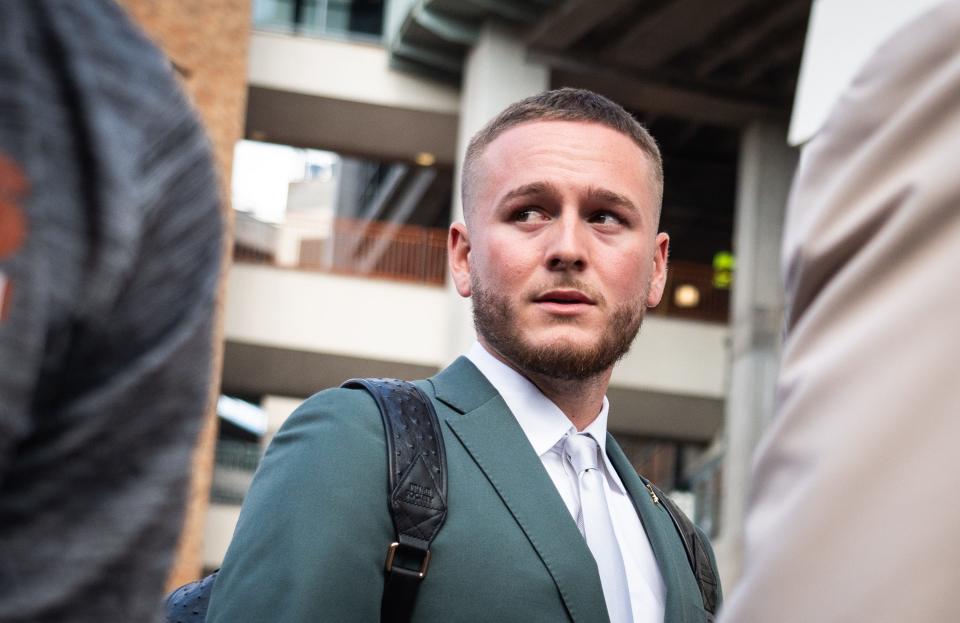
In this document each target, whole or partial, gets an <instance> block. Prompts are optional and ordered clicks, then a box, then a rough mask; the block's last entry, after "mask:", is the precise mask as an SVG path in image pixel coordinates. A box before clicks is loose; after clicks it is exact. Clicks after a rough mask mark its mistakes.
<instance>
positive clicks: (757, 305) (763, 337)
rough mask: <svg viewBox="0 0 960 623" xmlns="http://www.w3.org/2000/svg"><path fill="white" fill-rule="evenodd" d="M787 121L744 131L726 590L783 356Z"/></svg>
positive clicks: (789, 158) (720, 554) (728, 443)
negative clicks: (756, 452) (755, 455)
mask: <svg viewBox="0 0 960 623" xmlns="http://www.w3.org/2000/svg"><path fill="white" fill-rule="evenodd" d="M786 137H787V132H786V128H785V127H782V126H779V125H776V124H772V123H767V122H756V123H754V124H752V125H750V126H748V127H747V128H746V129H745V130H744V132H743V135H742V137H741V145H740V165H739V171H738V174H737V175H738V180H737V210H736V218H735V225H734V253H735V256H736V262H737V264H736V272H735V273H734V281H733V292H732V303H731V366H730V380H729V390H728V394H727V403H726V422H725V439H724V445H725V452H724V459H723V485H722V496H721V500H722V501H721V505H722V506H721V520H720V530H721V532H720V537H719V538H718V539H717V542H716V550H717V552H716V553H717V562H718V565H719V566H720V575H721V579H722V581H723V584H724V591H725V592H729V591H730V589H732V588H733V584H734V583H735V582H736V581H737V579H738V578H739V577H740V570H741V565H742V557H743V554H742V552H743V522H744V511H745V507H746V502H747V495H748V492H749V489H750V467H751V465H752V459H753V451H754V448H755V447H756V445H757V441H758V440H759V438H760V434H761V433H762V432H763V429H764V428H765V426H766V424H767V422H768V421H769V419H770V417H771V416H772V415H773V409H774V395H775V389H776V380H777V372H778V369H779V362H780V337H781V322H782V317H783V285H782V280H781V276H780V241H781V238H782V235H783V219H784V208H785V206H786V200H787V194H788V192H789V189H790V183H791V181H792V179H793V174H794V171H795V170H796V165H797V150H795V149H793V148H792V147H790V146H788V145H787V138H786Z"/></svg>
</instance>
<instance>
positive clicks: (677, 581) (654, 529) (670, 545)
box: [607, 434, 706, 623]
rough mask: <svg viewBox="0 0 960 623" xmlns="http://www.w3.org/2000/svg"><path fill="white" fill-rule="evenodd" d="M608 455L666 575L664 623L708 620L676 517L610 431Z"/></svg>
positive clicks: (664, 578)
mask: <svg viewBox="0 0 960 623" xmlns="http://www.w3.org/2000/svg"><path fill="white" fill-rule="evenodd" d="M607 455H608V456H609V457H610V462H611V463H612V464H613V467H614V469H616V470H617V474H618V475H619V476H620V480H621V481H622V482H623V485H624V487H626V489H627V492H628V493H629V494H630V497H631V499H632V500H633V505H634V507H635V508H636V509H637V514H638V515H639V516H640V521H641V522H642V523H643V529H644V530H645V531H646V533H647V539H648V540H649V541H650V546H651V548H652V549H653V555H654V556H655V557H656V559H657V566H658V567H659V569H660V574H661V575H662V576H663V582H664V584H665V585H666V590H667V595H666V608H665V613H664V623H680V622H683V623H688V622H692V621H705V620H706V618H705V615H704V611H703V608H702V607H700V604H699V602H700V600H701V599H700V594H699V590H698V589H697V586H696V581H695V579H694V577H693V574H692V572H691V570H690V563H689V562H688V561H687V557H686V551H685V550H684V548H683V543H682V542H681V541H680V537H679V535H678V534H677V531H676V528H675V527H674V525H673V520H671V519H670V515H669V514H668V513H667V510H666V509H665V508H664V507H663V505H662V504H655V503H654V502H653V498H652V497H651V495H650V492H649V491H648V490H647V488H646V487H645V486H644V484H643V481H642V480H641V479H640V477H639V476H638V475H637V472H636V470H635V469H634V468H633V465H631V464H630V461H629V460H628V459H627V456H626V455H625V454H624V453H623V450H621V449H620V446H619V445H618V444H617V442H616V441H615V440H614V439H613V437H612V436H611V435H610V434H607Z"/></svg>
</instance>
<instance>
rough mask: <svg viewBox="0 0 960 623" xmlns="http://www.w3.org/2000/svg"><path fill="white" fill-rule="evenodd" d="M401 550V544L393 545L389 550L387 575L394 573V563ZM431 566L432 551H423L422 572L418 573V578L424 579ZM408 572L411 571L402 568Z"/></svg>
mask: <svg viewBox="0 0 960 623" xmlns="http://www.w3.org/2000/svg"><path fill="white" fill-rule="evenodd" d="M398 549H400V543H391V544H390V547H389V548H388V549H387V562H386V565H385V568H386V570H387V573H393V561H394V559H395V558H396V557H397V550H398ZM429 566H430V550H423V561H422V562H421V563H420V570H419V571H416V572H415V573H416V574H417V577H418V578H419V579H421V580H422V579H423V578H424V577H426V575H427V568H428V567H429ZM401 568H403V569H404V570H406V571H410V570H409V569H406V568H404V567H401Z"/></svg>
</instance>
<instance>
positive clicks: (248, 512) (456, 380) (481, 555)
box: [207, 357, 706, 623]
mask: <svg viewBox="0 0 960 623" xmlns="http://www.w3.org/2000/svg"><path fill="white" fill-rule="evenodd" d="M418 385H419V386H420V387H421V388H422V389H424V390H425V392H426V393H427V395H428V396H430V397H431V398H432V400H433V403H434V406H435V407H436V409H437V415H438V416H439V418H440V422H441V427H442V428H443V436H444V443H445V445H446V453H447V470H448V500H447V505H448V514H447V521H446V524H444V526H443V529H442V530H441V531H440V533H439V535H438V536H437V538H436V540H435V541H434V544H433V547H432V559H431V562H430V568H429V572H428V574H427V577H426V579H425V580H424V581H423V583H422V584H421V588H420V591H419V595H418V597H417V602H416V606H415V609H414V615H413V619H414V621H422V622H428V621H429V622H441V621H442V622H466V621H518V622H524V623H538V622H543V623H557V622H558V621H573V622H575V623H605V622H606V621H607V612H606V607H605V605H604V600H603V592H602V589H601V587H600V579H599V576H598V574H597V568H596V564H595V563H594V561H593V557H592V556H591V554H590V551H589V549H587V546H586V543H585V541H584V539H583V537H582V536H581V535H580V533H579V531H578V530H577V527H576V524H575V522H574V520H573V519H572V518H571V516H570V513H569V512H568V511H567V508H566V506H565V505H564V503H563V501H562V499H561V498H560V495H559V494H558V493H557V490H556V488H555V487H554V485H553V482H552V481H551V480H550V477H549V476H548V475H547V473H546V471H545V470H544V468H543V465H542V464H541V462H540V459H539V457H537V455H536V454H535V453H534V451H533V448H532V447H531V446H530V444H529V442H528V441H527V438H526V436H525V435H524V433H523V431H522V430H521V428H520V426H519V424H518V423H517V421H516V419H515V418H514V417H513V415H512V414H511V413H510V411H509V409H508V408H507V406H506V404H505V403H504V401H503V399H502V398H501V397H500V395H499V394H498V393H497V392H496V390H495V389H494V388H493V386H491V385H490V383H489V382H488V381H487V380H486V378H485V377H484V376H483V375H482V374H481V373H480V372H479V371H478V370H477V369H476V368H475V367H474V366H473V364H471V363H470V362H469V360H467V359H465V358H462V357H461V358H460V359H458V360H457V361H456V362H454V363H453V364H452V365H451V366H450V367H449V368H447V369H445V370H443V371H442V372H440V373H439V374H438V375H437V376H435V377H433V378H431V379H428V380H426V381H421V382H418ZM607 452H608V454H609V456H610V460H611V462H612V463H613V465H614V467H615V468H616V470H617V472H618V474H619V475H620V479H621V480H622V481H623V483H624V485H625V486H626V489H627V490H628V491H629V493H630V495H631V497H632V498H633V503H634V505H635V506H636V508H637V512H638V513H639V515H640V519H641V520H642V522H643V526H644V528H645V530H646V533H647V537H648V538H649V540H650V543H651V545H652V547H653V552H654V554H655V556H656V558H657V562H658V564H659V567H660V572H661V574H662V575H663V579H664V582H665V584H666V588H667V592H666V617H665V620H666V621H667V623H688V622H689V623H693V622H700V621H706V615H705V612H704V610H703V604H702V601H701V598H700V592H699V589H698V587H697V583H696V580H695V579H694V576H693V573H692V572H691V570H690V566H689V564H688V563H687V559H686V555H685V553H684V549H683V545H682V543H681V541H680V538H679V536H678V535H677V533H676V531H675V529H674V527H673V524H672V523H671V520H670V517H669V515H668V514H667V512H666V510H665V509H664V508H663V507H662V506H661V505H660V504H655V503H654V502H653V500H652V499H651V497H650V495H649V494H648V492H647V490H646V489H645V487H644V485H643V482H642V481H641V480H640V478H639V477H638V476H637V475H636V473H635V472H634V470H633V468H632V467H631V465H630V463H629V462H628V460H627V458H626V456H625V455H624V454H623V451H622V450H621V449H620V447H619V446H618V445H617V444H616V443H615V442H614V441H613V439H612V438H608V440H607ZM393 540H394V531H393V524H392V522H391V519H390V514H389V510H388V507H387V458H386V447H385V442H384V435H383V424H382V423H381V420H380V415H379V411H378V410H377V407H376V405H375V403H374V402H373V399H372V398H371V397H370V396H369V395H368V394H367V393H366V392H364V391H358V390H348V389H333V390H327V391H323V392H321V393H319V394H317V395H315V396H313V397H312V398H310V399H309V400H307V401H306V402H304V403H303V405H302V406H301V407H300V408H298V409H297V410H296V412H294V414H293V415H291V416H290V418H289V419H288V421H287V422H286V423H285V424H284V426H283V428H282V429H281V431H280V432H279V433H278V434H277V436H276V437H275V438H274V441H273V443H272V444H271V446H270V448H269V449H268V451H267V453H266V455H265V457H264V459H263V462H262V464H261V466H260V468H259V470H258V471H257V474H256V476H255V478H254V481H253V484H252V486H251V488H250V491H249V493H248V495H247V499H246V501H245V502H244V507H243V510H242V512H241V515H240V521H239V523H238V525H237V530H236V533H235V534H234V537H233V542H232V543H231V545H230V548H229V550H228V552H227V555H226V559H225V560H224V563H223V568H222V570H221V572H220V575H219V577H218V578H217V582H216V585H215V587H214V591H213V596H212V601H211V604H210V611H209V614H208V618H207V620H208V621H210V622H211V623H241V622H256V623H267V622H270V623H273V622H278V623H294V622H307V621H310V622H312V621H333V622H343V621H366V622H370V623H375V622H376V621H378V620H379V617H380V597H381V593H382V589H383V581H384V571H383V565H384V560H385V558H386V554H387V547H388V546H389V544H390V543H391V542H392V541H393Z"/></svg>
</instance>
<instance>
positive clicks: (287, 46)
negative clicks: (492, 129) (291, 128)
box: [248, 32, 460, 114]
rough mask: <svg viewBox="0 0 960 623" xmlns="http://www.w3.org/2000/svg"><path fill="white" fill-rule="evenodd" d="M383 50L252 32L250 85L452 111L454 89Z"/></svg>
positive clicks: (457, 103)
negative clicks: (393, 61) (392, 62)
mask: <svg viewBox="0 0 960 623" xmlns="http://www.w3.org/2000/svg"><path fill="white" fill-rule="evenodd" d="M388 63H389V54H388V52H387V50H386V49H384V48H383V47H381V46H378V45H373V44H369V43H356V42H348V41H335V40H330V39H316V38H311V37H298V36H294V35H285V34H278V33H267V32H254V33H253V37H252V38H251V41H250V62H249V70H248V78H249V82H250V85H251V86H256V87H265V88H270V89H277V90H280V91H288V92H291V93H304V94H307V95H316V96H320V97H328V98H331V99H336V100H346V101H352V102H363V103H367V104H378V105H382V106H391V107H397V108H407V109H412V110H423V111H429V112H441V113H450V114H457V113H458V111H459V110H460V94H459V91H458V90H457V89H454V88H451V87H448V86H444V85H441V84H438V83H436V82H433V81H430V80H426V79H423V78H418V77H416V76H413V75H410V74H407V73H403V72H398V71H395V70H393V69H390V67H389V64H388Z"/></svg>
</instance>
